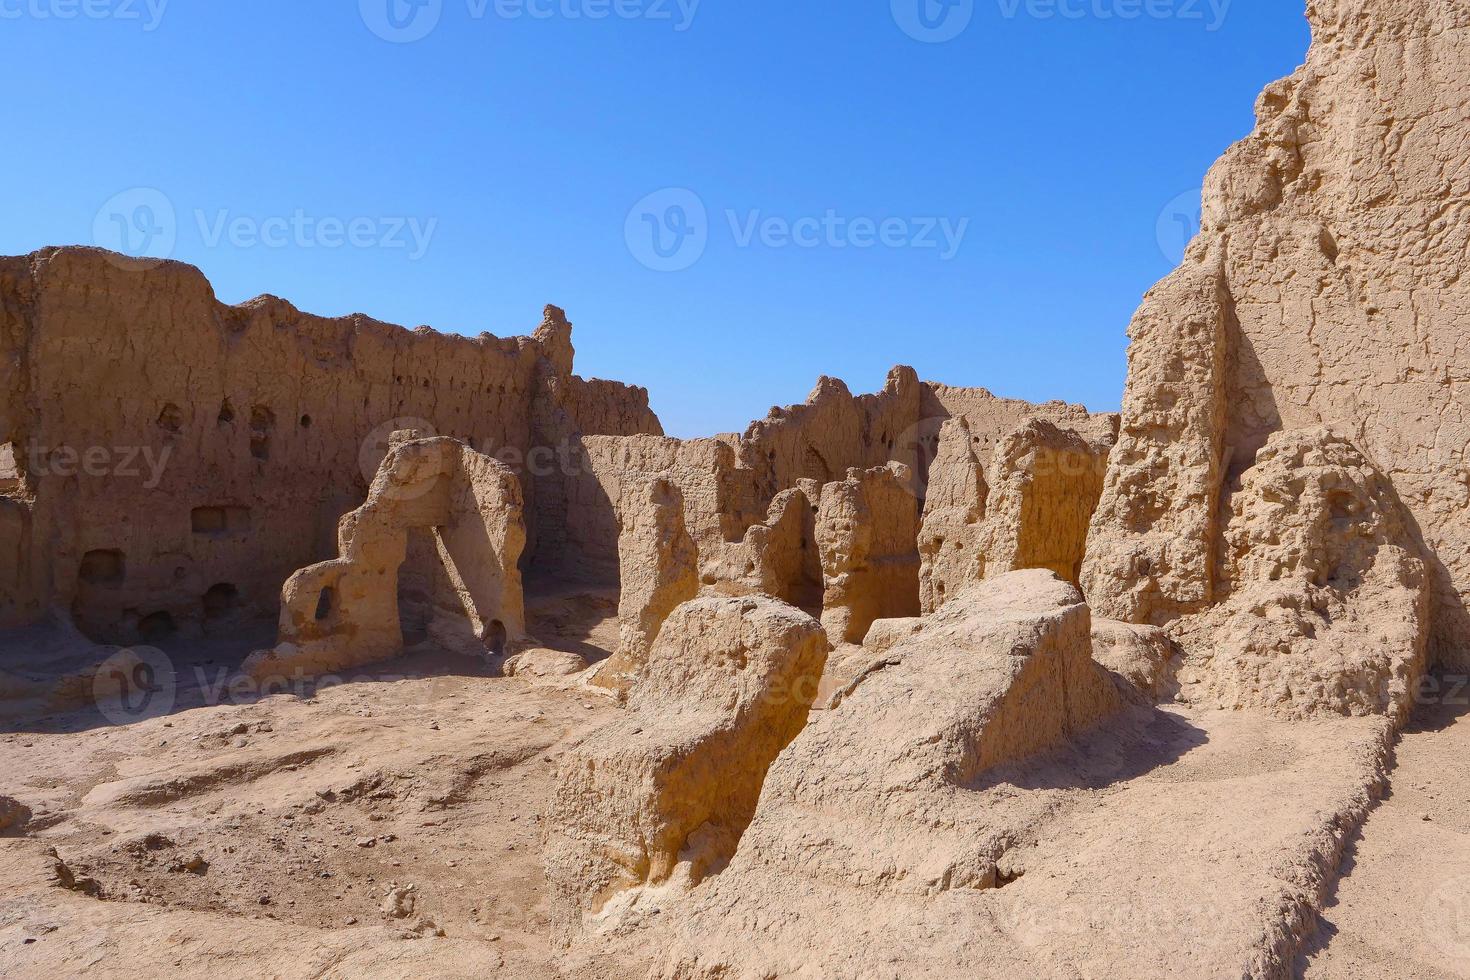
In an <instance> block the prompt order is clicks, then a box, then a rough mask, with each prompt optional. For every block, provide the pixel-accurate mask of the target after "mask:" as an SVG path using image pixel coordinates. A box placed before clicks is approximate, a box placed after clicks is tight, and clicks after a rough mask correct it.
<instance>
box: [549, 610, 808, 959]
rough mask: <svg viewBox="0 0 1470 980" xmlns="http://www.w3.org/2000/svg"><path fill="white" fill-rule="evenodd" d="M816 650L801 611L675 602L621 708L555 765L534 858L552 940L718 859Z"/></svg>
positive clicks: (782, 743)
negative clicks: (538, 857)
mask: <svg viewBox="0 0 1470 980" xmlns="http://www.w3.org/2000/svg"><path fill="white" fill-rule="evenodd" d="M826 650H827V641H826V638H825V637H824V636H823V635H822V630H821V627H820V626H819V625H818V624H817V622H816V621H815V620H814V619H812V618H811V617H810V616H807V615H806V614H805V613H802V612H801V611H799V610H797V609H794V608H792V607H790V606H787V605H785V604H784V603H781V602H778V601H776V600H774V599H769V598H764V597H748V598H724V597H707V598H702V599H697V600H695V601H693V602H688V603H685V604H684V605H682V606H680V607H679V608H678V609H676V610H674V612H673V614H672V615H670V616H669V618H668V620H667V621H666V622H665V623H664V628H663V630H662V631H661V632H660V634H659V638H658V640H657V641H656V642H655V643H654V646H653V649H652V651H651V652H650V653H649V656H648V661H647V663H646V664H645V665H644V667H643V669H642V671H641V672H640V675H639V678H638V683H637V684H636V685H634V686H633V688H632V692H631V694H630V695H629V698H628V710H627V714H626V716H625V717H624V718H621V719H619V720H617V721H615V722H612V723H611V724H609V725H608V726H606V727H604V728H601V729H599V730H598V731H596V732H594V733H593V734H592V735H591V736H589V737H588V738H586V739H585V740H583V741H582V743H581V744H580V745H579V746H577V747H576V748H575V749H574V750H573V751H571V752H570V753H568V756H567V758H566V760H565V761H564V762H563V764H562V766H561V771H560V782H559V784H558V788H557V795H556V801H555V804H554V806H553V808H552V812H551V813H550V814H549V820H548V833H549V838H548V840H547V842H546V848H545V862H546V871H547V876H548V878H549V879H550V881H551V886H552V891H553V898H554V910H555V915H556V923H555V926H556V929H557V934H558V936H559V937H560V938H561V939H562V940H563V941H568V940H570V939H571V938H573V937H574V936H575V935H576V934H577V933H578V932H579V931H580V930H581V929H582V928H583V925H584V922H591V921H592V920H595V919H596V918H597V917H598V916H599V915H603V916H604V917H605V916H606V914H607V913H608V907H609V906H610V905H611V904H613V903H617V904H618V905H619V906H626V905H627V904H628V903H629V902H630V901H635V900H636V890H637V889H640V888H642V887H644V886H654V885H662V884H666V883H669V882H670V880H671V879H673V878H675V877H676V876H677V878H678V883H679V884H680V885H681V886H682V887H691V886H693V885H695V884H698V883H699V882H700V881H701V880H702V879H703V878H704V876H705V875H706V874H708V873H710V872H712V871H714V870H717V869H718V868H719V867H721V866H723V864H724V862H726V861H727V860H729V857H730V855H731V854H733V853H734V851H735V845H736V843H737V842H738V841H739V839H740V835H741V833H742V832H743V831H744V829H745V827H746V825H747V824H748V823H749V822H750V817H751V814H752V813H753V812H754V811H755V806H756V799H757V797H758V796H759V795H760V792H761V785H762V783H763V782H764V780H765V776H766V770H767V768H768V767H769V766H770V764H771V761H772V760H773V759H775V758H776V755H777V753H779V752H780V751H781V750H782V749H783V748H785V747H786V745H787V743H789V742H790V741H791V739H792V738H794V737H795V736H796V734H797V733H798V732H799V731H801V729H802V726H803V725H805V724H806V717H807V710H808V708H809V707H810V705H811V702H812V699H813V697H814V696H815V695H816V690H817V680H818V678H819V677H820V676H821V672H822V664H823V662H824V660H825V658H826ZM630 892H631V893H632V894H630Z"/></svg>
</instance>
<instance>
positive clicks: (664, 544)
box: [593, 479, 699, 692]
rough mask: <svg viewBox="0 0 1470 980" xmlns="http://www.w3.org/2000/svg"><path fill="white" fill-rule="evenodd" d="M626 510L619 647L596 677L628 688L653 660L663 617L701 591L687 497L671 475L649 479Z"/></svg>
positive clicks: (620, 540)
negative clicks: (686, 522)
mask: <svg viewBox="0 0 1470 980" xmlns="http://www.w3.org/2000/svg"><path fill="white" fill-rule="evenodd" d="M636 498H637V502H636V504H635V505H634V506H632V507H630V508H628V509H626V510H624V512H623V515H622V525H623V526H622V532H621V534H620V535H619V538H618V558H619V565H620V568H621V582H622V591H621V598H620V599H619V602H618V620H619V626H618V651H617V653H615V654H613V656H612V657H611V658H610V659H608V660H607V661H606V662H605V663H604V664H603V665H602V666H601V667H600V668H599V669H598V671H597V674H596V676H595V677H594V678H593V682H594V683H596V684H598V685H599V686H601V687H607V688H611V689H614V690H617V691H622V692H626V691H627V690H628V688H629V687H630V686H631V685H632V684H633V680H634V677H635V676H636V675H637V673H638V671H639V669H640V668H641V667H642V666H643V664H644V662H645V661H646V660H647V659H648V651H649V650H650V649H652V647H653V644H654V641H655V640H656V639H657V638H658V634H659V629H660V628H661V627H662V626H663V624H664V620H665V619H667V618H668V616H669V614H670V613H672V612H673V611H674V609H675V608H677V607H678V606H680V605H682V604H683V603H685V602H688V601H689V600H690V599H693V598H694V597H695V596H696V595H698V594H699V552H698V550H697V549H696V548H695V545H694V539H693V538H691V537H690V536H689V532H688V531H686V530H685V529H684V496H683V494H681V493H680V492H679V489H678V487H676V486H674V485H673V484H672V483H670V482H669V481H667V480H663V479H655V480H650V481H649V482H648V483H647V484H645V485H644V486H643V487H641V488H640V490H639V491H638V493H637V495H636Z"/></svg>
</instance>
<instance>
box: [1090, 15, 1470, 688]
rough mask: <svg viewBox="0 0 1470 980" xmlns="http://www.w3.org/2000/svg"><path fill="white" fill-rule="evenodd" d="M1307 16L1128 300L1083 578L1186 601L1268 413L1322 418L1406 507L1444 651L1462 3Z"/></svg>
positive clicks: (1466, 530)
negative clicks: (1167, 272) (1294, 51)
mask: <svg viewBox="0 0 1470 980" xmlns="http://www.w3.org/2000/svg"><path fill="white" fill-rule="evenodd" d="M1308 17H1309V19H1310V20H1311V23H1312V31H1313V45H1312V49H1311V51H1310V52H1309V54H1308V56H1307V60H1306V64H1305V65H1304V66H1303V67H1302V68H1300V69H1299V70H1298V71H1297V72H1296V73H1294V74H1293V75H1292V76H1291V77H1289V78H1286V79H1283V80H1282V81H1279V82H1276V83H1274V84H1272V85H1271V86H1269V87H1268V88H1267V89H1266V91H1265V92H1264V93H1263V94H1262V96H1261V98H1260V100H1259V101H1258V102H1257V105H1256V117H1257V124H1256V129H1255V132H1254V133H1252V134H1251V135H1250V136H1249V137H1247V138H1246V139H1245V140H1242V141H1241V142H1240V143H1238V144H1236V145H1235V146H1234V147H1232V148H1231V149H1230V150H1229V151H1228V152H1227V153H1226V154H1225V156H1224V157H1223V158H1222V159H1221V160H1220V162H1219V163H1217V164H1216V165H1215V167H1214V168H1213V169H1212V170H1211V172H1210V174H1209V176H1208V177H1207V179H1206V181H1205V188H1204V206H1203V218H1202V222H1201V226H1202V227H1201V232H1200V234H1199V236H1198V237H1197V238H1196V240H1195V241H1194V243H1193V244H1192V245H1191V246H1190V248H1189V251H1188V254H1187V256H1186V258H1185V262H1184V266H1183V267H1182V268H1181V269H1180V270H1179V271H1178V272H1176V273H1175V274H1174V275H1173V276H1171V277H1170V278H1169V279H1167V280H1165V281H1164V283H1162V284H1161V285H1160V286H1159V287H1157V288H1156V289H1155V290H1154V291H1153V292H1152V293H1150V294H1149V297H1148V298H1147V300H1146V301H1145V303H1144V306H1143V308H1142V310H1140V312H1139V314H1138V317H1137V318H1136V319H1135V321H1134V324H1133V328H1132V331H1131V333H1132V336H1133V340H1134V348H1133V350H1132V351H1131V352H1130V355H1129V381H1128V391H1127V395H1126V398H1125V405H1124V412H1123V415H1124V418H1123V438H1122V440H1121V442H1120V444H1119V447H1118V451H1117V452H1116V453H1115V454H1114V458H1113V463H1112V468H1111V472H1110V473H1109V477H1108V489H1107V491H1106V492H1105V494H1104V498H1103V504H1102V506H1101V507H1100V508H1099V511H1098V513H1097V516H1096V518H1095V519H1094V522H1093V542H1092V543H1091V544H1090V546H1089V552H1090V554H1089V559H1088V566H1089V567H1088V571H1087V573H1086V575H1085V576H1084V586H1085V588H1086V590H1087V593H1088V596H1089V598H1090V599H1091V601H1092V602H1093V603H1094V605H1095V607H1096V608H1097V610H1098V612H1099V613H1100V614H1103V615H1106V616H1110V617H1113V618H1116V619H1124V620H1128V621H1130V622H1140V623H1153V624H1156V625H1162V624H1164V623H1166V622H1169V621H1171V620H1173V619H1174V618H1176V617H1178V616H1180V615H1185V614H1189V613H1194V612H1200V611H1202V610H1203V609H1205V608H1207V607H1208V606H1209V605H1211V604H1212V603H1213V601H1214V598H1215V583H1214V582H1213V581H1212V576H1213V574H1214V570H1215V567H1216V562H1215V555H1216V554H1218V553H1219V550H1220V548H1221V536H1222V535H1223V534H1224V533H1225V529H1224V528H1223V526H1222V525H1223V524H1225V523H1227V522H1228V520H1229V519H1231V509H1232V508H1231V505H1230V503H1229V500H1228V494H1229V492H1230V491H1231V487H1232V486H1233V485H1234V482H1235V481H1236V480H1237V479H1238V478H1239V477H1240V476H1241V475H1242V474H1244V473H1245V472H1246V471H1247V470H1249V469H1250V468H1251V467H1252V466H1253V465H1256V458H1257V454H1258V453H1259V452H1260V450H1261V449H1262V448H1263V447H1264V446H1265V445H1266V443H1267V441H1268V440H1269V439H1270V437H1271V436H1272V434H1274V433H1276V432H1278V431H1282V430H1290V429H1303V428H1312V427H1317V426H1328V427H1331V428H1333V429H1335V430H1337V431H1339V432H1341V433H1343V434H1344V435H1346V436H1348V437H1349V438H1351V440H1352V442H1353V444H1354V445H1355V446H1357V447H1358V449H1359V450H1360V451H1361V452H1362V454H1363V455H1364V456H1365V457H1366V458H1367V459H1369V460H1371V461H1372V462H1373V463H1374V465H1375V466H1377V467H1378V469H1379V470H1380V471H1381V472H1382V473H1384V474H1385V475H1386V476H1387V477H1388V478H1389V479H1390V480H1391V481H1392V483H1393V485H1394V487H1395V488H1396V490H1397V492H1398V495H1399V497H1400V498H1401V499H1402V500H1403V502H1404V504H1405V505H1406V506H1407V508H1408V510H1409V512H1410V514H1411V516H1412V525H1413V527H1412V529H1411V533H1412V534H1413V535H1414V536H1416V537H1418V538H1419V539H1421V540H1422V541H1423V543H1424V545H1425V546H1426V550H1427V552H1428V553H1429V554H1430V555H1432V556H1433V557H1432V559H1431V561H1430V566H1429V574H1430V579H1431V588H1432V590H1433V592H1434V609H1433V611H1432V617H1433V637H1432V656H1433V657H1434V658H1435V659H1437V660H1439V661H1440V662H1444V663H1456V664H1460V665H1461V666H1463V665H1464V664H1465V663H1467V662H1470V660H1467V656H1470V655H1467V653H1466V651H1467V649H1470V645H1467V642H1466V637H1467V636H1470V618H1467V615H1466V608H1465V605H1466V596H1467V595H1470V520H1467V519H1466V518H1467V513H1470V455H1467V447H1470V414H1467V413H1466V412H1465V410H1464V395H1463V388H1464V385H1465V384H1466V381H1467V379H1470V360H1467V353H1466V347H1465V343H1464V338H1465V335H1466V318H1467V317H1470V297H1467V294H1466V291H1465V287H1464V284H1463V282H1462V279H1463V266H1464V255H1465V252H1466V248H1467V243H1470V225H1467V224H1466V222H1464V221H1460V220H1457V218H1456V207H1457V205H1456V203H1455V202H1457V201H1460V200H1463V199H1464V198H1465V197H1466V196H1467V195H1470V168H1467V166H1466V162H1465V153H1464V138H1463V128H1464V125H1463V116H1464V112H1465V108H1466V105H1467V104H1470V87H1467V86H1466V85H1465V83H1464V79H1465V66H1466V65H1467V63H1470V40H1467V36H1466V28H1467V26H1470V12H1467V11H1466V10H1465V9H1464V7H1463V6H1462V5H1460V4H1454V3H1442V2H1431V0H1371V2H1370V0H1332V2H1313V3H1311V4H1309V5H1308ZM1222 491H1224V496H1223V499H1222Z"/></svg>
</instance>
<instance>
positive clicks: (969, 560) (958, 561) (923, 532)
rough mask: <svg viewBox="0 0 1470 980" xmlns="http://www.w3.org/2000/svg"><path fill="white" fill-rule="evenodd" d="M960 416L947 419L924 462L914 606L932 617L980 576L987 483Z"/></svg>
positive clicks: (967, 427) (975, 439)
mask: <svg viewBox="0 0 1470 980" xmlns="http://www.w3.org/2000/svg"><path fill="white" fill-rule="evenodd" d="M978 440H979V436H975V435H972V434H971V431H970V423H969V421H968V420H967V419H966V418H965V417H964V416H960V417H958V418H953V419H950V420H949V421H947V422H945V423H944V426H943V427H942V428H941V429H940V432H939V446H938V451H937V452H936V454H935V457H934V461H933V462H932V463H930V464H929V483H928V487H927V496H926V497H925V499H924V519H923V523H922V525H921V526H920V529H919V557H920V565H919V606H920V608H921V609H922V610H923V611H924V612H926V613H931V612H934V611H935V610H936V609H938V608H939V607H940V606H942V605H944V602H945V600H946V599H948V598H949V596H950V595H951V594H953V593H954V592H957V591H959V590H960V589H961V588H963V587H964V586H965V585H968V584H969V583H971V582H978V581H980V579H981V578H983V577H984V574H983V571H982V565H981V554H980V552H981V548H982V546H983V543H984V535H983V531H982V524H981V522H982V521H984V519H985V504H986V500H987V498H988V497H989V495H990V485H989V484H987V483H986V482H985V468H984V466H983V465H982V464H981V462H980V455H979V453H978V451H977V449H976V443H977V442H978Z"/></svg>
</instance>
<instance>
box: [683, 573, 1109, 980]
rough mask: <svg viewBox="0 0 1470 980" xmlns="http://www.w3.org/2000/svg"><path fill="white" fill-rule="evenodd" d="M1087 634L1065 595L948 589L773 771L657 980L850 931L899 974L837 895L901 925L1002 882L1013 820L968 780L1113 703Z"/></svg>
mask: <svg viewBox="0 0 1470 980" xmlns="http://www.w3.org/2000/svg"><path fill="white" fill-rule="evenodd" d="M1089 627H1090V614H1089V611H1088V608H1087V606H1086V605H1085V604H1084V603H1083V601H1082V596H1081V594H1080V593H1079V592H1078V591H1077V590H1076V588H1075V587H1073V586H1071V585H1068V584H1066V583H1063V582H1061V581H1059V580H1058V579H1057V578H1056V577H1055V576H1054V575H1053V574H1051V573H1050V572H1043V571H1027V572H1017V573H1013V574H1010V575H1005V576H1001V577H999V578H996V579H994V580H991V581H988V582H984V583H981V584H978V585H972V586H969V587H968V588H967V589H965V590H963V591H962V592H961V593H960V594H958V595H955V596H952V597H951V598H950V601H949V602H947V603H945V605H944V607H943V608H941V609H940V610H939V611H938V612H937V613H935V614H933V615H932V616H929V617H927V618H925V619H924V620H923V621H922V625H921V626H919V627H918V628H917V629H916V630H914V631H912V632H911V633H910V634H909V635H908V636H907V637H906V638H905V639H903V640H902V641H900V642H898V643H896V644H895V645H893V646H892V647H890V648H889V649H888V650H886V651H885V652H884V653H882V654H879V655H878V656H877V657H875V659H873V661H872V662H871V663H870V664H869V665H868V667H867V668H866V669H865V670H864V671H863V672H862V673H861V674H860V675H859V676H858V678H857V679H856V680H854V681H853V682H852V683H851V684H849V685H848V687H847V688H846V689H845V690H844V691H842V692H841V693H840V694H839V695H838V696H837V697H836V698H834V699H833V702H832V704H831V705H830V706H829V708H828V710H826V711H823V712H821V713H819V714H817V715H814V716H813V718H812V721H811V722H810V724H808V725H807V727H806V729H805V730H804V731H803V732H802V733H801V734H800V735H799V736H797V738H796V740H795V741H794V742H792V743H791V745H790V747H789V748H787V749H786V751H785V752H782V753H781V755H780V756H779V757H778V758H777V760H776V763H775V765H773V766H772V767H771V771H770V773H769V775H768V776H767V779H766V788H765V790H764V792H763V793H762V794H761V801H760V805H759V807H757V809H756V812H755V817H754V819H753V820H752V821H751V823H750V826H749V828H748V829H747V830H746V832H745V835H744V836H743V837H742V838H741V840H740V846H739V848H738V850H737V851H736V853H735V856H734V858H733V860H732V861H731V862H730V865H729V867H728V868H726V869H725V870H724V871H723V872H721V874H720V875H719V876H718V877H716V878H715V879H713V880H712V881H710V882H709V883H708V884H707V885H706V886H705V887H704V888H702V889H700V890H699V891H698V892H696V893H695V894H693V895H691V896H690V898H689V900H688V902H687V904H685V905H684V906H682V907H681V908H680V909H679V910H678V911H676V913H675V915H676V916H677V917H678V921H677V923H676V925H675V927H674V928H675V929H676V931H677V933H678V934H679V935H681V936H683V937H685V939H686V942H687V945H686V946H685V947H683V948H681V949H679V950H677V951H676V952H675V953H674V954H673V956H672V957H671V960H672V962H671V964H670V968H669V969H668V970H667V971H666V973H665V975H668V976H679V977H717V976H741V977H745V976H780V975H794V974H800V973H801V972H802V969H803V966H804V965H809V964H810V963H811V951H812V950H814V949H818V948H821V949H825V950H828V951H835V950H838V949H850V946H849V944H850V943H851V942H853V941H855V940H856V939H857V938H858V937H860V936H861V937H864V941H866V942H876V943H877V944H878V948H879V949H881V950H882V953H881V954H879V955H881V956H882V958H883V961H884V962H885V964H886V966H887V967H888V968H889V969H890V970H891V971H892V972H893V974H894V975H899V976H903V975H910V973H909V971H908V969H907V968H906V966H905V964H910V963H915V962H918V961H919V960H922V958H923V954H922V953H920V952H919V951H915V950H906V949H905V948H904V947H903V946H902V945H898V944H895V943H894V942H893V941H892V938H893V937H892V936H890V935H889V934H888V924H887V921H886V918H887V917H886V916H885V917H884V919H882V920H880V921H866V922H861V923H859V922H857V921H853V920H850V919H849V918H848V911H847V908H846V903H845V900H844V898H843V895H845V894H855V893H861V894H863V895H864V896H867V897H876V896H881V898H882V901H883V902H884V903H885V904H887V905H888V906H889V907H891V908H893V909H894V910H895V914H896V915H901V913H900V912H898V911H897V910H899V909H902V908H904V907H906V905H907V904H908V903H919V904H925V903H932V902H934V901H935V899H936V897H937V896H940V895H942V894H944V893H946V892H952V891H955V892H963V891H975V890H985V889H991V888H995V887H996V886H997V885H998V884H999V883H1000V880H1001V879H1002V878H1003V877H1004V875H1005V874H1006V873H1007V870H1008V865H1007V862H1006V855H1007V851H1008V850H1009V848H1010V846H1011V843H1012V840H1011V837H1010V834H1011V833H1012V831H1013V829H1014V827H1013V825H1012V824H1011V823H1009V822H1008V819H1007V816H1006V814H1005V812H1004V809H1003V808H997V807H996V806H995V805H994V804H993V802H992V801H990V800H987V799H986V798H984V796H983V795H982V794H981V793H978V792H977V788H978V784H979V783H981V782H983V780H984V779H985V777H986V775H987V773H990V772H992V771H993V770H994V769H995V768H996V767H998V766H1002V765H1005V764H1007V763H1016V762H1020V761H1023V760H1025V759H1027V758H1029V757H1031V756H1033V755H1035V754H1036V753H1038V752H1042V751H1045V750H1047V749H1049V748H1053V747H1055V746H1057V745H1059V744H1061V743H1063V742H1065V741H1066V740H1067V739H1069V738H1072V737H1074V736H1078V735H1081V734H1082V733H1084V732H1086V731H1087V730H1088V729H1089V728H1091V727H1093V726H1095V725H1097V724H1098V723H1099V722H1101V721H1103V720H1104V719H1106V718H1108V717H1109V716H1110V715H1112V714H1114V713H1115V712H1116V711H1118V710H1119V708H1120V707H1121V701H1120V699H1119V696H1118V693H1117V689H1116V688H1115V686H1114V685H1113V683H1112V681H1111V680H1110V679H1109V678H1108V676H1107V674H1106V673H1105V672H1104V671H1103V670H1101V669H1100V668H1099V667H1097V665H1096V664H1094V663H1093V662H1092V659H1091V656H1090V629H1089ZM955 928H956V929H959V930H961V931H962V930H963V926H961V925H959V924H958V923H956V924H955ZM959 941H960V939H959V936H958V935H955V936H951V937H949V938H947V939H946V940H945V943H946V945H953V944H955V943H958V942H959ZM875 952H876V951H875Z"/></svg>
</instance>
